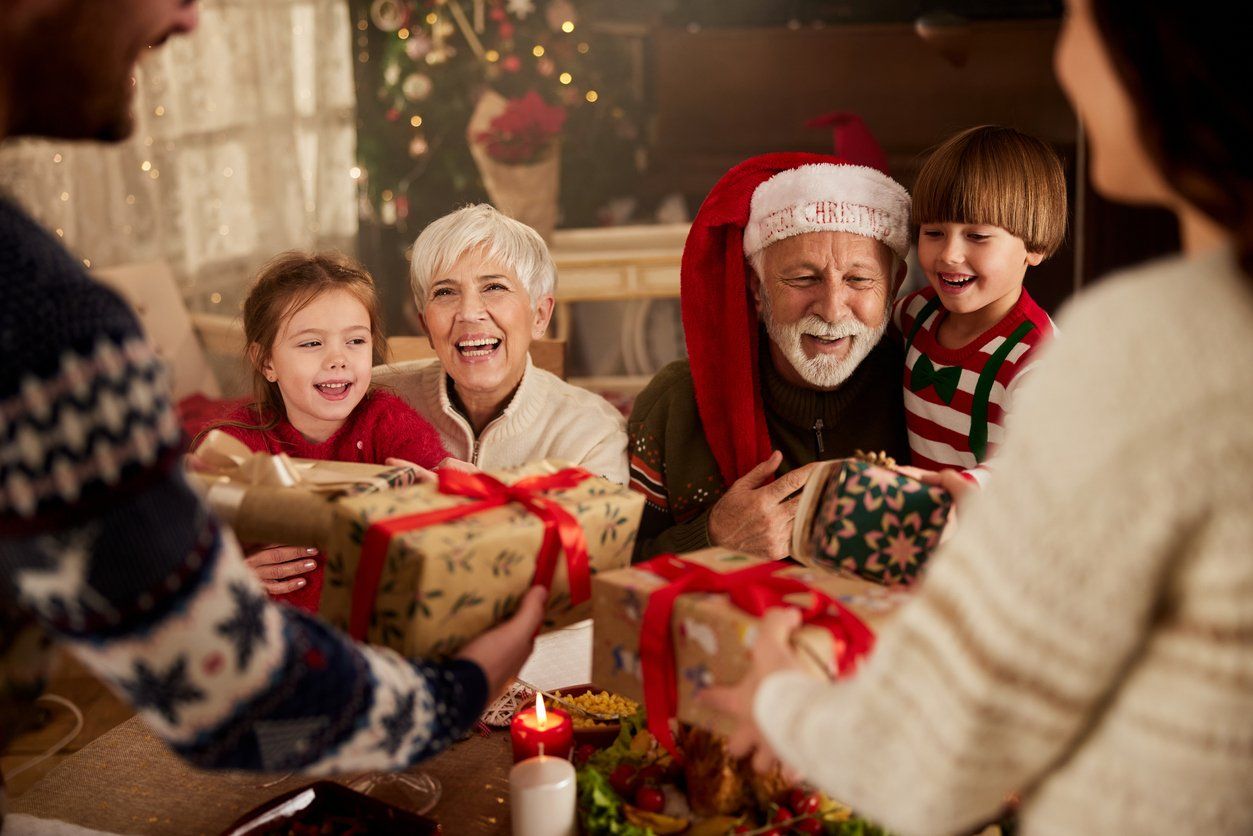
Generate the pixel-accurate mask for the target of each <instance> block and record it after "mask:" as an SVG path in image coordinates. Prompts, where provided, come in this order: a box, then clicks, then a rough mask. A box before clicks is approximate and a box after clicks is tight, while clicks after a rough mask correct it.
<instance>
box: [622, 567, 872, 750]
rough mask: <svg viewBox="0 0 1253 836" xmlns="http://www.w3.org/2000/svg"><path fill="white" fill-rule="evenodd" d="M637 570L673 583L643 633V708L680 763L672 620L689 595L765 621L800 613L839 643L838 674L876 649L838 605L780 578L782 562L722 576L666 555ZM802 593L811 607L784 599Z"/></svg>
mask: <svg viewBox="0 0 1253 836" xmlns="http://www.w3.org/2000/svg"><path fill="white" fill-rule="evenodd" d="M636 568H637V569H645V570H647V571H649V572H652V573H653V574H655V575H659V576H661V577H662V578H665V579H666V580H668V581H670V583H668V584H666V585H665V586H663V587H661V588H660V589H658V590H657V591H655V592H653V593H652V594H651V595H649V596H648V606H647V607H645V609H644V620H643V623H642V625H641V629H640V672H641V674H643V677H644V709H645V712H646V713H647V714H648V729H649V731H651V732H652V733H653V736H654V737H656V738H657V740H659V741H660V742H661V744H662V745H663V746H665V747H666V749H667V750H668V751H669V752H670V754H671V756H672V757H674V759H675V760H676V761H677V762H682V756H681V755H680V754H679V751H678V748H677V747H676V746H675V743H674V737H673V736H672V735H671V734H670V718H671V717H673V716H674V715H675V712H676V711H677V710H678V704H679V689H678V672H677V671H676V669H675V654H674V642H673V641H672V639H671V631H670V618H671V615H672V614H673V612H674V602H675V600H676V599H677V598H678V597H679V596H680V595H684V594H686V593H689V592H715V593H722V594H725V595H727V596H728V597H729V598H730V600H731V603H732V604H734V605H735V606H737V607H739V608H740V609H741V610H743V611H744V612H746V613H748V614H749V615H751V616H754V617H756V618H760V617H761V616H762V615H764V614H765V612H766V610H768V609H770V608H772V607H787V608H789V609H795V610H799V611H800V613H801V620H802V622H803V623H805V624H812V625H814V626H816V627H822V628H823V629H825V630H826V631H827V632H829V633H830V634H831V636H832V637H833V638H834V639H835V664H836V669H837V670H838V672H839V673H840V675H841V676H843V675H844V674H846V673H849V672H851V671H852V670H853V668H854V666H855V665H856V664H857V661H858V660H859V659H860V658H861V657H862V656H864V655H866V654H867V653H869V652H870V649H871V648H872V647H873V646H874V633H872V632H871V631H870V628H869V627H867V626H866V625H865V624H864V623H862V621H861V619H859V618H858V617H857V616H855V615H853V613H851V612H849V611H848V610H847V609H846V608H845V607H844V606H843V605H842V604H841V603H840V602H839V601H836V600H835V599H834V598H832V597H831V596H829V595H827V594H826V593H823V592H820V591H819V590H817V589H814V588H813V587H811V586H809V585H808V584H806V583H805V582H804V581H801V580H798V579H796V578H789V577H785V576H782V575H779V574H778V572H780V571H781V570H783V569H786V568H788V565H787V564H784V563H780V562H778V561H771V562H769V563H754V564H753V565H751V566H748V567H745V568H744V569H739V570H737V571H735V572H717V571H714V570H713V569H711V568H709V567H708V566H703V565H701V564H699V563H692V562H690V561H687V560H684V559H683V558H681V557H676V556H675V555H662V556H660V557H657V558H654V559H652V560H650V561H648V562H647V563H641V564H640V565H638V566H637V567H636ZM798 592H803V593H807V594H809V595H810V596H811V603H810V604H809V605H808V606H800V605H798V604H796V603H794V602H792V601H788V600H785V598H786V596H788V595H792V594H795V593H798Z"/></svg>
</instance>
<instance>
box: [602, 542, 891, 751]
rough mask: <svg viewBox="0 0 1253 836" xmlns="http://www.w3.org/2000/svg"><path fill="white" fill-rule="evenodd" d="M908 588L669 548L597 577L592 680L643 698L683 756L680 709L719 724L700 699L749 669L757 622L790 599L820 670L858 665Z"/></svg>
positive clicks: (720, 727)
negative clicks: (677, 738)
mask: <svg viewBox="0 0 1253 836" xmlns="http://www.w3.org/2000/svg"><path fill="white" fill-rule="evenodd" d="M905 597H907V593H902V592H901V591H899V590H892V589H888V588H886V587H882V586H878V585H876V584H871V583H868V582H866V581H862V580H858V579H852V578H843V577H837V576H832V575H828V574H826V573H819V572H814V571H813V570H812V569H808V568H806V567H802V566H795V565H793V564H790V563H784V562H780V561H767V560H762V559H760V558H756V557H751V556H749V555H745V554H741V553H739V552H734V551H730V550H728V549H721V548H713V549H705V550H703V551H699V552H694V553H692V554H688V555H684V556H682V557H676V556H674V555H663V556H662V557H658V558H655V559H653V560H650V561H648V562H646V563H641V564H639V565H637V566H634V567H632V568H630V569H627V570H624V571H620V572H610V573H606V574H601V575H598V576H597V577H596V578H595V579H593V582H592V609H593V619H594V621H595V631H594V635H593V640H592V641H593V650H592V681H593V682H594V683H595V684H596V685H597V687H600V688H605V689H607V690H610V691H613V692H614V693H617V694H621V695H622V696H625V697H628V698H630V699H636V700H641V701H642V702H643V703H644V707H645V711H646V713H647V716H648V726H649V729H650V730H651V731H652V733H653V735H654V736H655V737H656V738H657V739H658V741H660V742H661V743H662V745H664V746H666V747H667V748H669V749H670V750H671V752H672V754H675V755H676V756H677V752H676V750H675V748H674V745H673V738H672V736H671V733H670V728H669V721H670V719H671V718H673V717H677V718H678V719H679V720H682V721H684V722H688V723H691V724H693V725H697V726H701V727H704V728H708V729H710V730H712V731H715V732H720V733H724V734H725V733H727V732H729V731H731V729H730V728H729V727H727V725H726V723H725V721H724V720H723V718H721V717H719V716H718V715H716V714H714V713H712V712H711V711H710V709H709V708H708V707H707V706H705V705H703V704H701V703H698V702H697V701H696V700H695V697H696V695H697V694H699V693H700V692H701V691H702V690H704V689H705V688H707V687H709V686H711V685H731V684H734V683H736V682H738V681H739V679H740V678H741V677H742V676H743V675H744V674H745V673H746V672H747V670H748V666H749V650H750V649H751V647H752V645H753V642H754V641H755V640H756V636H757V629H758V628H757V621H758V619H760V618H761V616H762V615H763V614H764V613H765V611H766V610H767V609H770V608H772V607H792V608H794V609H797V610H798V611H800V613H801V617H802V626H801V627H800V629H798V630H797V631H796V633H795V635H794V637H793V644H794V645H795V646H796V647H797V650H798V654H797V655H798V657H799V658H801V659H802V661H804V662H806V663H808V665H809V666H810V667H811V669H812V670H813V672H814V673H815V674H816V675H819V676H825V677H829V678H833V679H834V678H837V677H839V676H843V675H846V674H848V673H850V672H851V671H852V670H853V669H854V668H855V667H856V665H857V662H858V660H859V659H861V658H862V657H863V656H864V655H865V654H866V653H868V652H870V649H871V647H872V646H873V644H874V634H873V632H872V627H873V626H874V625H876V624H878V623H881V622H882V620H883V618H885V617H886V616H887V615H889V614H890V613H891V611H892V610H893V609H895V607H896V606H897V605H898V604H899V603H900V602H901V601H902V600H903V599H904V598H905Z"/></svg>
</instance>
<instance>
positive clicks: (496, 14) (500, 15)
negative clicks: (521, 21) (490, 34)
mask: <svg viewBox="0 0 1253 836" xmlns="http://www.w3.org/2000/svg"><path fill="white" fill-rule="evenodd" d="M487 16H488V17H490V18H491V19H492V20H495V21H501V20H504V19H505V18H506V17H508V15H507V14H505V10H504V9H502V8H501V7H500V6H497V7H496V8H494V9H492V10H491V11H490V12H488V13H487Z"/></svg>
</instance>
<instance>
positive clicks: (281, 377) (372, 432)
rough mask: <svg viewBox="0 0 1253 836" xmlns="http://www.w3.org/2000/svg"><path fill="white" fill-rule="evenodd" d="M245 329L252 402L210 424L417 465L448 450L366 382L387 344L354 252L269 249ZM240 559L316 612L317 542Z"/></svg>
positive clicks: (305, 451)
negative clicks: (349, 255)
mask: <svg viewBox="0 0 1253 836" xmlns="http://www.w3.org/2000/svg"><path fill="white" fill-rule="evenodd" d="M244 336H245V339H246V340H247V345H248V357H249V360H250V361H251V363H252V367H253V393H254V402H253V403H252V404H250V405H248V406H245V407H241V408H239V409H237V410H236V411H235V412H233V413H232V414H230V415H229V416H227V417H226V419H225V420H224V421H222V422H220V423H219V424H217V425H216V426H217V428H218V429H221V430H223V431H224V432H227V433H229V434H230V435H232V436H234V437H236V438H238V439H239V440H240V441H242V442H244V444H246V445H248V447H249V448H251V449H252V450H254V451H264V452H267V453H286V454H288V455H289V456H293V457H296V458H302V459H323V460H331V461H346V462H365V463H371V464H416V465H418V466H419V467H423V468H431V467H435V466H436V465H438V464H440V462H441V461H443V459H444V458H446V457H447V456H448V453H447V451H446V450H445V449H444V446H443V444H442V443H441V442H440V439H439V434H438V433H437V432H436V431H435V429H434V428H433V427H432V426H431V425H430V424H429V423H427V422H426V420H425V419H424V418H422V416H420V415H419V414H418V413H417V412H415V411H414V410H413V409H412V408H411V407H410V406H409V405H408V404H406V403H405V402H404V401H402V400H401V399H400V398H398V397H396V396H395V395H393V394H391V393H389V392H385V391H382V390H377V389H376V390H373V391H371V390H370V370H371V368H372V367H373V366H375V365H377V364H379V363H381V362H383V361H384V359H385V357H386V354H387V342H386V339H385V338H384V336H383V331H382V327H381V323H380V318H379V313H378V297H377V295H376V293H375V288H374V280H373V279H372V278H371V277H370V274H369V273H367V272H366V271H365V269H364V268H363V267H362V266H361V265H359V264H357V263H356V262H354V261H352V260H351V259H349V258H346V257H344V256H342V255H339V254H336V253H315V254H312V255H308V254H305V253H300V252H287V253H283V254H281V255H279V256H277V257H275V258H274V259H273V260H272V261H270V263H269V264H267V265H266V266H265V267H263V268H262V270H261V272H260V274H259V275H258V276H257V279H256V282H255V284H254V285H253V288H252V290H251V291H250V292H249V294H248V299H247V301H245V302H244ZM247 560H248V563H249V565H250V566H251V567H252V568H253V571H255V572H256V573H257V575H258V576H259V577H260V578H261V580H262V581H263V582H264V583H265V585H266V588H267V590H268V591H269V592H270V594H271V595H272V596H274V597H276V598H280V599H282V600H285V601H287V602H289V603H291V604H294V605H295V606H298V607H300V608H301V609H304V610H307V611H310V612H316V611H317V608H318V602H319V600H320V598H321V591H322V566H321V560H320V557H319V556H318V554H317V551H316V550H314V549H308V548H300V547H293V546H275V547H270V548H267V549H263V550H260V551H257V552H254V553H251V554H249V556H248V558H247ZM296 575H299V577H294V576H296Z"/></svg>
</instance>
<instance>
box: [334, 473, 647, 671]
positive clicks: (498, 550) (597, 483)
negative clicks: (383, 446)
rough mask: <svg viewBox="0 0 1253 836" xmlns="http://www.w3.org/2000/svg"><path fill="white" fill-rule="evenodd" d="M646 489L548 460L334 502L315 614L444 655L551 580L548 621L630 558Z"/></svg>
mask: <svg viewBox="0 0 1253 836" xmlns="http://www.w3.org/2000/svg"><path fill="white" fill-rule="evenodd" d="M643 506H644V499H643V496H642V495H640V494H637V493H635V492H633V491H631V490H630V489H629V488H627V487H626V486H624V485H618V484H615V483H613V482H609V481H608V480H605V479H601V478H598V477H594V476H592V475H591V474H589V473H587V472H586V471H583V470H580V469H578V468H570V467H565V466H564V465H562V464H560V463H556V462H547V461H546V462H539V463H536V464H531V465H525V466H523V467H519V468H513V469H511V470H509V471H505V472H500V473H495V474H484V473H462V472H460V471H448V470H444V471H442V472H441V473H440V484H439V485H418V486H415V487H411V488H406V489H403V490H399V491H387V492H383V493H377V494H366V495H362V496H354V497H344V498H342V499H340V500H337V501H336V502H335V503H334V505H333V506H331V509H330V510H331V514H332V516H331V520H330V534H329V537H328V542H327V548H326V554H327V562H326V585H325V587H324V591H323V593H322V609H321V615H322V616H323V617H324V618H326V619H327V620H328V621H330V622H331V623H332V624H335V625H336V626H337V627H340V628H342V629H344V630H346V631H347V632H348V633H349V634H350V635H353V636H354V637H355V638H358V639H364V640H367V641H369V642H371V643H373V644H382V645H387V646H388V647H391V648H394V649H395V650H398V651H400V652H401V653H403V654H405V655H407V656H430V655H436V656H438V655H447V654H451V653H454V652H455V651H456V650H457V649H458V648H459V647H461V645H463V644H465V643H466V642H467V641H469V640H470V639H472V638H474V637H475V636H477V635H479V634H480V633H482V632H483V631H484V630H486V629H488V628H490V627H491V626H493V625H494V624H497V623H498V622H500V621H502V620H504V619H505V618H506V617H508V616H509V615H510V614H511V613H512V612H513V610H514V609H515V607H516V606H517V602H518V600H519V599H520V598H521V597H522V595H523V594H524V593H525V592H526V590H527V589H528V588H529V587H530V586H531V584H532V582H537V583H544V584H545V585H547V586H549V589H550V590H551V591H552V594H551V595H550V597H549V602H548V611H547V617H546V619H545V626H546V627H558V626H562V625H565V624H570V623H572V622H574V621H578V620H580V619H582V618H586V617H587V616H588V615H589V614H590V610H591V605H590V601H589V600H588V594H589V585H590V578H591V577H592V576H594V575H595V574H596V573H598V572H603V571H606V570H610V569H619V568H622V567H624V566H628V565H630V562H631V552H632V549H633V548H634V545H635V536H636V532H637V530H638V528H639V520H640V514H641V513H642V511H643Z"/></svg>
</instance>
